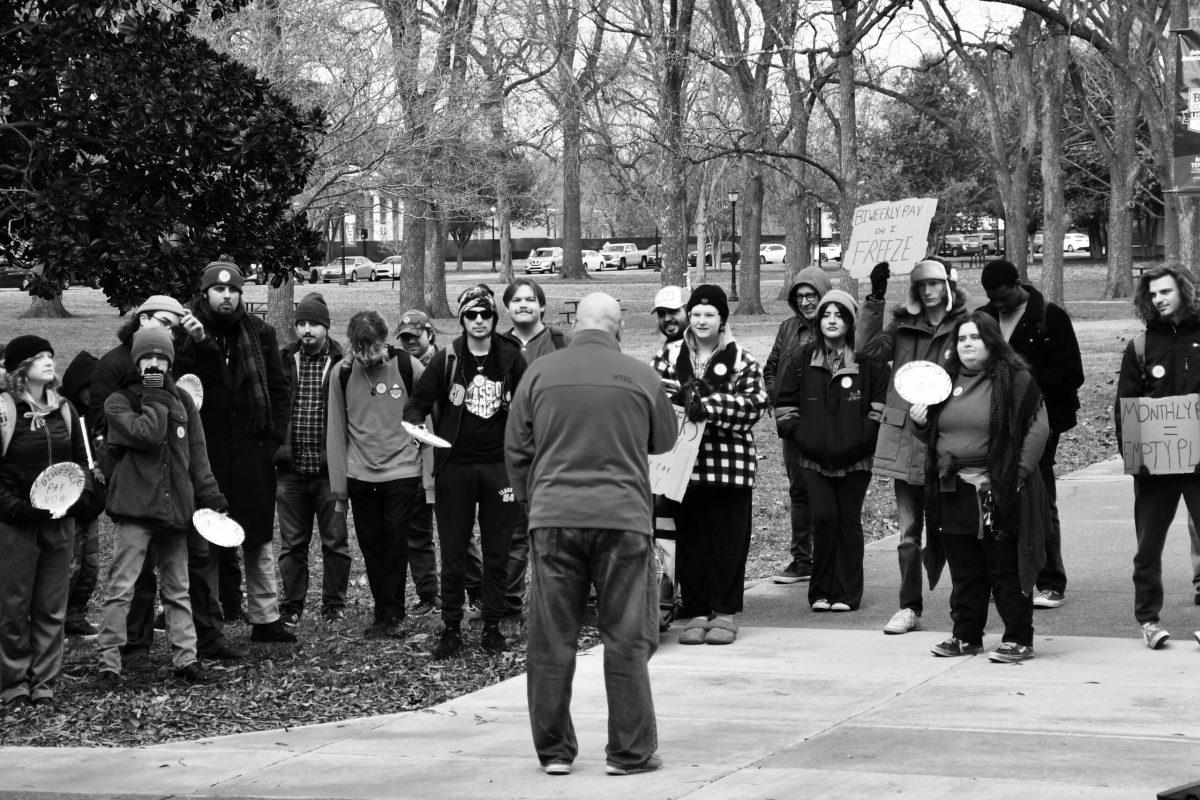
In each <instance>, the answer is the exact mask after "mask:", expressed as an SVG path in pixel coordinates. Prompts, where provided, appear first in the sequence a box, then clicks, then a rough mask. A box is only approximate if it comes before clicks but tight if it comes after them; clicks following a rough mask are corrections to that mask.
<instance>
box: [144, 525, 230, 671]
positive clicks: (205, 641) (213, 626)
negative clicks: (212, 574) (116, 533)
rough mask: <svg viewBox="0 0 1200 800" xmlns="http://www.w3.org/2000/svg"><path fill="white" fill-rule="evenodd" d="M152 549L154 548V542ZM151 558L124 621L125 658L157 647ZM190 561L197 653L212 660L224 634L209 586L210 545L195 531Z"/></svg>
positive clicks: (155, 586) (190, 542)
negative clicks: (211, 657) (155, 643)
mask: <svg viewBox="0 0 1200 800" xmlns="http://www.w3.org/2000/svg"><path fill="white" fill-rule="evenodd" d="M150 546H151V547H153V546H154V543H153V541H151V544H150ZM151 556H152V554H151V553H147V557H146V563H145V564H144V565H143V566H142V572H141V574H140V575H138V579H137V583H135V584H134V587H133V600H132V601H130V603H129V614H128V615H126V617H125V632H126V642H125V646H124V647H122V648H121V653H122V655H124V656H125V657H126V658H128V657H129V656H131V655H133V654H135V653H142V654H145V653H149V652H150V648H151V646H153V644H154V595H155V594H157V593H158V581H157V579H156V578H155V576H154V563H155V562H154V558H152V557H151ZM187 559H188V563H187V569H188V599H189V600H190V601H191V605H192V622H193V623H195V625H196V651H197V652H198V653H199V654H200V655H201V656H202V657H209V656H212V654H213V653H215V652H217V651H218V650H220V649H221V648H222V647H224V646H225V632H224V626H223V625H222V622H221V617H220V615H219V614H218V613H216V612H217V611H218V610H219V609H218V608H217V607H216V606H215V603H214V600H213V592H212V589H211V587H210V586H209V585H208V576H209V565H210V564H211V561H210V556H209V544H208V541H207V540H205V539H204V537H202V536H201V535H200V534H198V533H196V529H195V528H192V529H190V530H189V531H188V535H187Z"/></svg>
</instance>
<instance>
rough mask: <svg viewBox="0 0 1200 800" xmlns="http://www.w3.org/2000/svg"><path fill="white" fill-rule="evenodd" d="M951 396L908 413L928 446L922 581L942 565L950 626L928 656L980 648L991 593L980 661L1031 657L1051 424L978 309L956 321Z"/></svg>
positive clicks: (1025, 374) (1017, 363) (1023, 369)
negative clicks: (994, 634)
mask: <svg viewBox="0 0 1200 800" xmlns="http://www.w3.org/2000/svg"><path fill="white" fill-rule="evenodd" d="M954 342H955V347H954V352H953V354H951V356H950V360H949V361H948V362H947V364H946V371H947V372H948V373H949V375H950V379H951V382H952V385H953V388H952V389H951V392H950V396H949V397H948V398H946V399H945V400H944V401H942V402H940V403H938V404H937V405H935V406H933V407H932V408H930V407H929V406H927V405H924V404H922V403H914V404H913V405H912V407H911V408H910V409H909V415H910V416H911V418H912V421H913V423H914V424H915V425H916V426H917V427H918V429H919V430H921V437H922V438H923V439H924V440H925V443H926V447H927V457H928V458H927V462H926V463H927V469H926V480H925V495H926V498H927V499H926V502H925V519H926V525H925V527H926V531H927V532H928V536H927V537H926V539H927V543H926V547H925V552H924V554H923V557H924V561H925V567H926V570H927V571H928V573H929V586H930V588H931V589H932V588H933V587H935V586H936V585H937V582H938V579H939V577H940V576H941V571H942V567H943V565H944V564H947V563H948V564H949V566H950V579H951V581H952V582H953V589H952V590H951V592H950V611H951V618H952V619H953V620H954V630H953V633H952V635H951V636H950V638H949V639H946V640H945V641H944V642H941V643H940V644H936V645H934V646H933V647H932V648H930V649H931V651H932V652H933V654H934V655H936V656H969V655H977V654H979V653H981V652H983V631H984V627H985V626H986V625H987V616H988V596H989V593H990V594H991V596H992V597H994V598H995V600H996V611H998V612H999V614H1000V618H1001V619H1002V620H1003V621H1004V636H1003V640H1002V644H1001V645H1000V647H999V648H997V649H996V650H995V651H993V652H992V653H990V654H988V659H989V660H991V661H997V662H1002V663H1018V662H1021V661H1026V660H1028V659H1030V658H1033V655H1034V653H1033V591H1034V587H1035V584H1036V581H1037V576H1038V572H1039V571H1040V570H1041V569H1042V567H1043V566H1044V564H1045V561H1046V549H1045V536H1046V531H1047V530H1049V528H1050V506H1049V504H1048V500H1047V496H1046V486H1045V484H1044V483H1043V482H1042V474H1041V471H1040V470H1039V469H1038V462H1039V461H1040V460H1041V457H1042V451H1043V450H1044V449H1045V447H1046V440H1047V439H1048V438H1049V436H1050V423H1049V418H1048V416H1047V413H1046V404H1045V402H1043V399H1042V392H1041V390H1040V389H1039V388H1038V385H1037V382H1036V381H1035V380H1034V379H1033V375H1031V374H1030V372H1029V368H1028V367H1027V366H1026V365H1025V362H1024V361H1023V360H1022V359H1021V357H1020V356H1019V355H1017V353H1016V351H1015V350H1013V349H1012V346H1011V345H1009V343H1008V342H1007V341H1006V340H1005V338H1004V334H1003V333H1001V331H1000V324H999V323H998V322H997V321H996V320H995V319H994V318H993V317H991V316H990V315H988V314H987V313H985V312H983V311H976V312H974V313H973V314H970V315H969V316H967V317H965V318H963V319H962V320H960V321H959V322H958V323H957V324H956V325H955V326H954Z"/></svg>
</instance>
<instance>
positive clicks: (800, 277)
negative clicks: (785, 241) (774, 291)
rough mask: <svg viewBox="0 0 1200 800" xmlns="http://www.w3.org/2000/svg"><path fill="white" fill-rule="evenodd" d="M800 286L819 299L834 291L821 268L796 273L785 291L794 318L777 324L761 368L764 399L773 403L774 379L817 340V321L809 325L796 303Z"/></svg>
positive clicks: (775, 387)
mask: <svg viewBox="0 0 1200 800" xmlns="http://www.w3.org/2000/svg"><path fill="white" fill-rule="evenodd" d="M801 286H811V287H813V288H814V289H816V290H817V294H818V295H819V296H821V297H824V296H825V293H826V292H828V291H829V290H830V289H832V288H833V282H832V281H830V280H829V276H828V275H827V274H825V270H823V269H822V268H821V267H805V268H804V269H802V270H800V271H799V272H797V273H796V278H795V280H793V281H792V288H790V289H788V295H787V303H788V305H789V306H791V309H792V312H793V314H794V316H791V317H788V318H787V319H785V320H784V321H783V322H781V323H779V330H778V331H776V333H775V343H774V344H773V345H771V352H770V354H769V355H767V361H766V363H765V364H763V380H764V381H766V384H767V397H768V399H769V400H770V401H771V403H774V402H775V399H776V394H777V393H778V385H777V382H776V381H777V377H778V376H780V375H783V374H784V373H785V372H787V370H788V367H789V365H790V364H791V363H792V361H793V359H795V357H796V355H797V354H799V352H800V348H801V347H804V345H806V344H808V343H809V342H811V341H812V340H813V339H815V338H817V319H816V317H814V318H813V319H812V320H811V321H810V320H807V319H805V318H804V315H803V314H801V313H800V304H799V303H798V302H797V301H796V293H797V292H798V291H799V290H800V287H801Z"/></svg>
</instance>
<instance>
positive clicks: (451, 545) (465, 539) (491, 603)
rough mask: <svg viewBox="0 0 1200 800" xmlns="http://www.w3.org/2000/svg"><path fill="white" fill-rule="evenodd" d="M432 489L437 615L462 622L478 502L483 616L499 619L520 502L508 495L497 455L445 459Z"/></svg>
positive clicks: (509, 489)
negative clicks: (483, 459)
mask: <svg viewBox="0 0 1200 800" xmlns="http://www.w3.org/2000/svg"><path fill="white" fill-rule="evenodd" d="M436 495H437V503H436V505H435V508H434V511H435V512H436V514H437V527H438V541H439V543H440V544H441V547H442V621H443V622H445V623H446V625H448V626H450V627H456V626H458V625H459V624H461V623H462V615H463V581H464V578H465V576H466V571H467V550H468V548H469V546H470V543H471V535H472V531H473V530H474V527H475V508H476V505H478V507H479V539H480V546H481V549H482V551H483V620H484V622H499V621H500V619H501V618H502V617H503V616H504V591H505V587H506V586H507V577H508V550H509V545H510V543H511V542H512V533H513V529H514V528H516V526H517V519H518V517H519V514H520V506H519V505H518V504H517V503H516V502H515V501H514V500H513V499H512V487H511V485H510V484H509V482H508V472H507V471H506V470H505V468H504V464H503V463H502V462H499V461H497V462H492V463H486V464H480V463H473V464H461V463H455V462H451V463H448V464H446V465H445V466H443V467H442V469H441V471H440V472H438V475H437V486H436Z"/></svg>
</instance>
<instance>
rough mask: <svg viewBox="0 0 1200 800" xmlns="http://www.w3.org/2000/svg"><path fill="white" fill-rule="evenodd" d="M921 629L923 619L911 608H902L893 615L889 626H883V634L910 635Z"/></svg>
mask: <svg viewBox="0 0 1200 800" xmlns="http://www.w3.org/2000/svg"><path fill="white" fill-rule="evenodd" d="M920 629H921V618H920V617H919V616H918V615H917V612H915V611H913V610H912V609H911V608H902V609H900V610H899V611H897V612H896V613H895V614H893V615H892V618H891V619H890V620H888V624H887V625H884V626H883V632H884V633H889V634H897V633H908V632H909V631H919V630H920Z"/></svg>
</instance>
